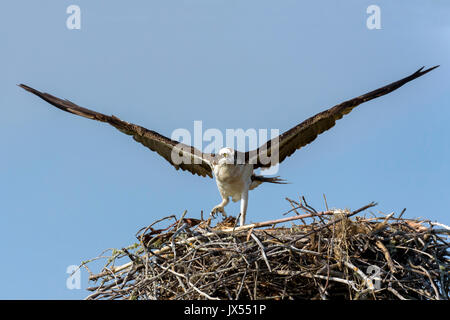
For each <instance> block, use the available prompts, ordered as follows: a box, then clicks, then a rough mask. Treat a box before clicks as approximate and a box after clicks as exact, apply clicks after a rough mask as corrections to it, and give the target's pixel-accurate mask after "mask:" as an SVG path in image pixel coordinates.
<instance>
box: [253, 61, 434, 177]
mask: <svg viewBox="0 0 450 320" xmlns="http://www.w3.org/2000/svg"><path fill="white" fill-rule="evenodd" d="M437 67H439V66H435V67H432V68H429V69H426V70H423V67H422V68H420V69H419V70H417V71H416V72H415V73H413V74H411V75H410V76H407V77H405V78H403V79H401V80H398V81H396V82H392V83H390V84H388V85H386V86H384V87H382V88H379V89H377V90H374V91H371V92H369V93H366V94H364V95H361V96H359V97H356V98H353V99H351V100H347V101H345V102H342V103H340V104H338V105H336V106H334V107H332V108H330V109H328V110H325V111H322V112H320V113H318V114H316V115H315V116H313V117H311V118H309V119H306V120H305V121H303V122H302V123H300V124H298V125H297V126H295V127H293V128H291V129H290V130H288V131H286V132H284V133H283V134H281V135H280V136H278V137H276V138H275V139H272V140H269V141H268V142H266V143H265V144H264V145H262V146H261V147H259V148H258V149H256V150H252V151H249V152H247V153H246V156H245V159H246V160H247V161H250V163H253V164H255V168H259V167H266V168H267V167H270V166H273V165H275V164H277V163H281V162H282V161H283V160H284V159H286V158H287V157H289V156H290V155H292V154H293V153H294V152H295V151H296V150H298V149H300V148H302V147H304V146H306V145H307V144H309V143H311V142H312V141H314V140H315V139H316V138H317V136H318V135H319V134H321V133H323V132H325V131H327V130H328V129H330V128H332V127H333V126H334V125H335V123H336V121H337V120H339V119H341V118H342V117H343V116H344V115H346V114H348V113H349V112H351V111H352V110H353V109H354V108H355V107H357V106H358V105H360V104H362V103H364V102H367V101H369V100H372V99H375V98H378V97H381V96H383V95H385V94H388V93H390V92H392V91H394V90H396V89H398V88H400V87H401V86H403V85H404V84H405V83H407V82H409V81H411V80H414V79H416V78H418V77H421V76H423V75H424V74H426V73H428V72H430V71H431V70H433V69H435V68H437ZM422 70H423V71H422ZM271 147H272V148H271ZM272 150H273V151H274V152H275V153H276V152H277V151H278V161H276V160H277V157H272V160H275V161H271V162H268V159H269V158H270V157H271V156H273V154H272ZM261 155H263V156H264V159H265V161H262V158H261Z"/></svg>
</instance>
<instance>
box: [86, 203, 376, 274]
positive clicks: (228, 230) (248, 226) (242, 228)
mask: <svg viewBox="0 0 450 320" xmlns="http://www.w3.org/2000/svg"><path fill="white" fill-rule="evenodd" d="M374 205H375V204H373V203H372V204H369V205H367V206H365V207H363V208H361V209H358V210H356V211H354V212H353V213H352V214H356V213H358V212H360V211H363V210H365V209H367V208H370V207H373V206H374ZM334 212H335V211H334V210H329V211H323V212H318V213H315V214H311V213H308V214H304V215H301V216H293V217H288V218H282V219H277V220H269V221H265V222H257V223H252V224H246V225H244V226H240V227H236V228H225V229H221V230H214V231H212V232H208V233H205V234H202V235H198V236H194V237H191V238H188V239H186V240H182V241H180V242H176V244H186V243H190V242H193V241H195V240H197V239H202V238H204V237H210V236H215V235H219V234H228V233H233V232H239V231H245V230H249V229H253V228H261V227H266V226H271V225H274V224H279V223H284V222H288V221H294V220H298V219H304V218H310V217H313V216H323V215H333V214H334ZM169 249H171V246H165V247H162V248H161V249H159V250H155V251H151V254H154V255H160V254H161V253H163V252H165V251H167V250H169ZM131 264H132V262H128V263H125V264H123V265H121V266H118V267H112V268H111V269H110V272H113V273H117V272H119V271H122V270H125V269H127V268H129V267H130V266H131ZM105 275H106V273H105V272H101V273H99V274H96V275H92V276H91V277H89V279H90V280H96V279H98V278H100V277H103V276H105Z"/></svg>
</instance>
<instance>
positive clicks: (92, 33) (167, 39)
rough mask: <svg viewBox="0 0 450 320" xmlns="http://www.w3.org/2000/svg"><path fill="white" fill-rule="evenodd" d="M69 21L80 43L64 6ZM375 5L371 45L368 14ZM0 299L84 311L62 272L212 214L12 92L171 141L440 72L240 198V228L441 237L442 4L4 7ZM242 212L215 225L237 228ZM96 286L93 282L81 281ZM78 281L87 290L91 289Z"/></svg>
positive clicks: (144, 159)
mask: <svg viewBox="0 0 450 320" xmlns="http://www.w3.org/2000/svg"><path fill="white" fill-rule="evenodd" d="M71 4H76V5H79V6H80V8H81V30H69V29H67V27H66V19H67V17H68V14H66V8H67V7H68V6H69V5H71ZM371 4H376V5H378V6H379V7H380V8H381V27H382V29H380V30H369V29H368V28H367V27H366V19H367V17H368V14H367V13H366V8H367V7H368V6H369V5H371ZM0 39H1V43H2V49H1V51H0V57H1V59H0V63H1V76H0V87H1V88H2V89H1V95H0V99H1V100H0V103H1V117H0V150H1V157H0V199H1V201H0V212H1V215H0V248H1V253H2V258H1V263H0V274H2V275H3V278H2V281H1V284H0V298H3V299H5V298H10V299H15V298H24V299H32V298H33V299H49V298H53V299H79V298H83V297H85V296H86V294H87V292H86V291H85V290H83V289H81V290H68V289H67V288H66V278H67V276H68V275H67V274H66V268H67V266H69V265H72V264H78V263H80V262H81V261H83V260H86V259H88V258H91V257H94V256H97V255H98V254H99V253H100V252H101V251H102V250H103V249H106V248H114V247H117V248H121V247H123V246H126V245H128V244H131V243H132V242H134V234H135V232H136V231H137V230H138V229H139V228H141V227H143V226H147V225H148V224H150V223H151V222H153V221H154V220H156V219H158V218H161V217H163V216H167V215H170V214H176V215H177V216H180V215H181V214H182V212H183V211H184V210H185V209H187V210H188V216H191V217H195V218H198V217H200V210H204V211H205V212H208V211H209V210H210V209H211V208H212V207H213V206H214V205H216V204H217V203H219V201H220V196H219V193H218V191H217V188H216V185H215V182H214V181H213V180H212V179H209V178H208V179H206V178H200V177H198V176H193V175H191V174H190V173H185V172H183V173H182V172H177V171H176V170H174V169H173V168H172V166H170V165H169V164H168V163H167V162H166V161H165V160H164V159H162V158H160V157H159V156H158V155H157V154H155V153H153V152H151V151H149V150H148V149H146V148H145V147H143V146H141V145H140V144H138V143H135V142H134V141H133V140H132V139H131V138H130V137H128V136H126V135H123V134H122V133H120V132H118V131H116V130H115V129H114V128H112V127H109V126H107V125H104V124H101V123H97V122H94V121H89V120H86V119H83V118H79V117H76V116H73V115H70V114H67V113H64V112H61V111H59V110H57V109H55V108H52V107H51V106H49V105H48V104H47V103H45V102H43V101H42V100H40V99H38V98H37V97H35V96H32V95H31V94H29V93H27V92H25V91H23V90H22V89H20V88H19V87H17V86H16V84H18V83H25V84H28V85H30V86H33V87H35V88H37V89H40V90H43V91H46V92H50V93H52V94H54V95H56V96H59V97H64V98H67V99H70V100H72V101H74V102H76V103H78V104H80V105H82V106H85V107H88V108H92V109H95V110H98V111H101V112H104V113H107V114H114V115H116V116H119V117H120V118H122V119H124V120H126V121H129V122H134V123H137V124H140V125H142V126H145V127H147V128H149V129H153V130H156V131H158V132H161V133H162V134H165V135H168V136H170V135H171V133H172V131H173V130H174V129H177V128H187V129H189V130H192V128H193V121H194V120H202V121H203V127H204V128H205V129H207V128H218V129H220V130H225V129H226V128H243V129H247V128H257V129H258V128H264V129H270V128H277V129H280V131H283V130H286V129H289V128H290V127H292V126H294V125H296V124H297V123H299V122H300V121H302V120H304V119H306V118H307V117H309V116H312V115H314V114H316V113H317V112H319V111H322V110H324V109H325V108H328V107H330V106H333V105H335V104H337V103H339V102H342V101H343V100H346V99H349V98H353V97H355V96H357V95H360V94H363V93H366V92H367V91H370V90H373V89H376V88H378V87H380V86H383V85H385V84H387V83H389V82H392V81H395V80H398V79H400V78H402V77H404V76H406V75H409V74H410V73H412V72H414V71H416V70H417V69H418V68H419V67H421V66H427V67H431V66H434V65H437V64H440V65H441V67H440V68H438V69H436V70H434V71H433V72H431V73H429V74H427V75H426V76H424V77H422V78H419V79H417V80H414V81H413V82H411V83H409V84H407V85H405V86H404V87H402V88H401V89H399V90H397V91H395V92H394V93H391V94H389V95H387V96H384V97H382V98H379V99H376V100H373V101H371V102H369V103H366V104H363V105H361V106H360V107H358V109H357V110H354V111H353V112H352V113H351V114H350V115H349V116H347V117H346V118H344V119H342V120H340V121H339V122H338V123H337V125H336V126H335V127H334V128H333V129H332V130H330V131H328V132H326V133H325V134H323V135H321V136H320V137H319V138H318V139H317V140H316V141H315V142H314V143H313V144H311V145H309V146H308V147H306V148H304V149H301V150H300V151H297V152H296V154H295V155H294V156H293V157H291V158H289V159H287V160H286V161H284V162H283V163H282V165H281V167H280V172H279V174H280V175H281V176H282V177H283V178H286V179H288V180H289V181H290V182H291V184H289V185H286V186H279V185H263V186H261V187H259V188H258V189H256V190H254V191H252V192H251V193H250V203H249V209H248V222H257V221H264V220H267V219H272V218H279V217H282V215H281V214H282V213H283V212H285V211H286V210H288V209H289V208H290V206H289V204H288V202H286V201H285V200H284V198H285V197H290V198H298V197H299V196H300V195H304V196H305V197H306V198H307V199H308V200H309V203H310V204H311V205H313V206H314V207H316V208H317V209H324V204H323V198H322V194H326V196H327V199H328V205H329V206H330V207H337V208H350V209H356V208H358V207H361V206H363V205H365V204H367V203H369V202H370V201H377V202H378V203H379V205H378V206H377V207H376V208H375V209H374V210H373V212H375V213H376V212H379V211H381V212H384V213H386V214H387V213H390V212H392V211H394V212H397V213H399V212H400V211H401V210H402V209H403V208H404V207H406V208H407V211H406V213H405V216H406V217H424V218H427V219H431V220H437V221H440V222H443V223H447V224H448V223H449V222H450V218H449V215H448V209H447V203H448V195H449V193H450V183H449V177H450V169H449V163H450V148H449V137H450V136H449V131H448V119H449V118H450V90H449V89H450V88H449V80H450V72H449V68H450V41H449V40H450V2H449V1H447V0H441V1H438V0H436V1H412V0H408V1H381V0H377V1H373V0H371V1H364V0H354V1H337V0H336V1H293V0H285V1H274V0H272V1H265V0H248V1H236V0H235V1H230V0H221V1H217V0H214V1H211V0H190V1H179V0H177V1H153V0H152V1H132V2H130V3H125V2H124V1H111V0H109V1H90V0H89V1H88V0H83V1H82V0H71V1H65V0H64V1H50V0H40V1H31V0H29V1H23V0H16V1H7V2H4V3H2V9H1V10H0ZM238 210H239V207H238V205H237V204H230V205H229V206H228V207H227V212H228V213H230V214H233V215H235V214H237V213H238ZM94 271H98V270H94ZM88 285H89V284H88V281H87V273H85V272H83V273H82V287H83V288H86V287H87V286H88Z"/></svg>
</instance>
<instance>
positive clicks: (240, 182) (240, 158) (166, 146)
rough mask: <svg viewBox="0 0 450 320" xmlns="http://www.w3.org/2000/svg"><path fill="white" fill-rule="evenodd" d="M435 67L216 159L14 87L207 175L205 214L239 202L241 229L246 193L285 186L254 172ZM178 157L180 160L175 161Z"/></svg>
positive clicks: (224, 152) (223, 151)
mask: <svg viewBox="0 0 450 320" xmlns="http://www.w3.org/2000/svg"><path fill="white" fill-rule="evenodd" d="M437 67H438V66H435V67H432V68H429V69H426V70H423V67H422V68H420V69H419V70H417V71H416V72H415V73H413V74H411V75H410V76H407V77H405V78H403V79H401V80H399V81H396V82H393V83H390V84H388V85H386V86H384V87H382V88H379V89H377V90H374V91H371V92H369V93H366V94H364V95H361V96H359V97H356V98H353V99H351V100H347V101H345V102H342V103H340V104H338V105H336V106H334V107H332V108H330V109H328V110H325V111H323V112H320V113H318V114H316V115H315V116H313V117H311V118H309V119H306V120H305V121H303V122H302V123H300V124H298V125H296V126H295V127H293V128H291V129H290V130H288V131H286V132H284V133H283V134H281V135H280V136H278V137H276V138H274V139H271V140H269V141H267V142H266V143H265V144H263V145H262V146H260V147H259V148H257V149H256V150H252V151H247V152H239V151H237V150H234V149H231V148H223V149H221V150H220V151H219V152H218V154H213V153H203V152H201V151H200V150H198V149H196V148H194V147H192V146H188V145H185V144H182V143H179V142H177V141H174V140H172V139H169V138H167V137H165V136H163V135H161V134H159V133H157V132H155V131H152V130H148V129H146V128H144V127H141V126H138V125H135V124H132V123H129V122H126V121H123V120H120V119H119V118H117V117H115V116H113V115H111V116H108V115H105V114H102V113H99V112H96V111H92V110H89V109H86V108H83V107H80V106H78V105H76V104H75V103H73V102H71V101H69V100H62V99H59V98H57V97H55V96H52V95H50V94H48V93H43V92H40V91H38V90H36V89H33V88H31V87H29V86H26V85H24V84H20V85H19V86H20V87H22V88H23V89H25V90H27V91H29V92H31V93H33V94H35V95H37V96H38V97H40V98H42V99H43V100H45V101H47V102H48V103H50V104H52V105H53V106H55V107H57V108H59V109H61V110H63V111H66V112H70V113H73V114H76V115H78V116H82V117H85V118H88V119H92V120H97V121H101V122H106V123H108V124H110V125H112V126H113V127H115V128H116V129H118V130H120V131H121V132H123V133H125V134H127V135H130V136H133V138H134V140H136V141H137V142H139V143H141V144H143V145H144V146H146V147H148V148H149V149H150V150H152V151H156V152H157V153H158V154H159V155H160V156H162V157H163V158H164V159H166V160H167V161H168V162H169V163H171V164H172V165H173V166H174V167H175V168H176V169H177V170H178V169H179V168H181V169H182V170H187V171H189V172H191V173H192V174H196V175H199V176H202V177H206V176H209V177H211V178H212V177H213V176H214V177H215V179H216V183H217V187H218V189H219V192H220V195H221V197H222V202H221V203H220V204H218V205H217V206H215V207H214V208H213V209H212V211H211V214H212V215H215V214H216V213H217V212H221V213H222V214H223V215H225V210H224V207H225V206H226V205H227V204H228V202H229V198H230V197H231V198H232V200H233V201H235V202H236V201H239V200H241V206H240V225H244V223H245V216H246V212H247V204H248V191H249V190H252V189H254V188H256V187H257V186H259V185H260V184H261V183H263V182H269V183H277V184H282V183H285V182H284V180H282V179H280V178H279V177H265V176H261V175H256V174H255V173H254V170H255V169H258V168H269V167H271V166H274V165H277V164H279V163H281V162H282V161H283V160H284V159H286V158H287V157H289V156H291V155H292V154H293V153H294V152H295V151H296V150H298V149H300V148H301V147H303V146H306V145H307V144H309V143H311V142H312V141H314V140H315V139H316V138H317V136H318V135H319V134H321V133H323V132H324V131H326V130H328V129H330V128H331V127H333V126H334V125H335V122H336V120H339V119H341V118H342V117H343V116H344V115H346V114H347V113H349V112H350V111H352V110H353V108H355V107H356V106H358V105H360V104H362V103H364V102H367V101H369V100H372V99H375V98H378V97H380V96H383V95H385V94H388V93H390V92H392V91H394V90H396V89H398V88H400V87H401V86H403V85H404V84H405V83H407V82H409V81H411V80H414V79H416V78H418V77H420V76H422V75H424V74H426V73H428V72H430V71H431V70H433V69H435V68H437ZM268 157H270V160H271V161H267V158H268ZM180 158H181V159H182V161H180Z"/></svg>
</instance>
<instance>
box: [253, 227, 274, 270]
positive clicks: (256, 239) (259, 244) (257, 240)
mask: <svg viewBox="0 0 450 320" xmlns="http://www.w3.org/2000/svg"><path fill="white" fill-rule="evenodd" d="M251 236H252V238H253V240H255V242H256V243H257V244H258V246H259V248H260V249H261V254H262V256H263V259H264V262H265V263H266V265H267V268H268V269H269V272H272V268H271V267H270V264H269V260H267V256H266V253H265V252H264V246H263V245H262V243H261V241H259V239H258V237H257V236H255V235H254V234H253V233H252V234H251Z"/></svg>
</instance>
